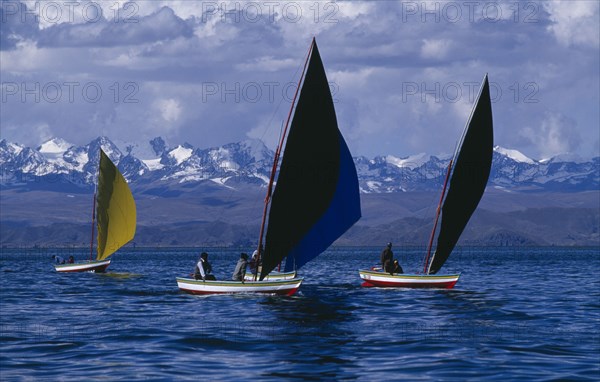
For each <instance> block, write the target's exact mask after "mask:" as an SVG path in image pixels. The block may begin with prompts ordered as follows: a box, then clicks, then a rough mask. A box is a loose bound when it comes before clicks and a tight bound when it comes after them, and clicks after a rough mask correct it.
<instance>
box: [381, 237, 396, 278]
mask: <svg viewBox="0 0 600 382" xmlns="http://www.w3.org/2000/svg"><path fill="white" fill-rule="evenodd" d="M393 261H394V252H392V243H387V246H386V247H385V249H384V250H383V251H381V268H383V270H384V272H390V273H391V272H392V271H393V269H392V264H393Z"/></svg>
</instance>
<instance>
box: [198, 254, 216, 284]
mask: <svg viewBox="0 0 600 382" xmlns="http://www.w3.org/2000/svg"><path fill="white" fill-rule="evenodd" d="M211 272H212V266H211V265H210V263H209V262H208V253H206V252H202V253H201V254H200V259H198V262H197V263H196V268H194V278H195V279H196V280H203V281H206V280H216V278H215V276H213V275H212V274H211Z"/></svg>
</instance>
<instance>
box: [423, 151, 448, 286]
mask: <svg viewBox="0 0 600 382" xmlns="http://www.w3.org/2000/svg"><path fill="white" fill-rule="evenodd" d="M453 162H454V158H452V159H450V163H449V164H448V171H446V179H445V180H444V187H443V188H442V195H440V202H439V203H438V206H437V210H436V213H435V222H434V223H433V229H432V230H431V236H430V237H429V245H428V247H427V256H426V257H425V261H424V265H423V273H426V274H429V269H428V265H429V256H430V255H431V247H432V245H433V238H434V236H435V230H436V229H437V225H438V221H439V220H440V212H442V203H443V201H444V195H445V194H446V187H447V186H448V179H450V173H451V172H452V164H453ZM431 260H432V261H433V259H431Z"/></svg>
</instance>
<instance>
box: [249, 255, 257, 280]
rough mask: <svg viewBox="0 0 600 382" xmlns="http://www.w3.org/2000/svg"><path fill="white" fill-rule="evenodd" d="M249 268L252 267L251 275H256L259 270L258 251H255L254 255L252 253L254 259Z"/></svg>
mask: <svg viewBox="0 0 600 382" xmlns="http://www.w3.org/2000/svg"><path fill="white" fill-rule="evenodd" d="M248 266H249V267H250V273H252V274H253V275H255V274H256V271H257V270H258V251H257V250H254V253H252V258H251V259H250V261H249V262H248Z"/></svg>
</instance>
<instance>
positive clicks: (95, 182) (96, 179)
mask: <svg viewBox="0 0 600 382" xmlns="http://www.w3.org/2000/svg"><path fill="white" fill-rule="evenodd" d="M100 150H102V148H100ZM101 156H102V154H101V153H100V151H98V171H97V173H96V177H95V180H94V197H93V199H92V235H91V237H90V261H92V260H93V252H94V223H95V220H96V194H97V193H98V174H99V173H100V158H101Z"/></svg>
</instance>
